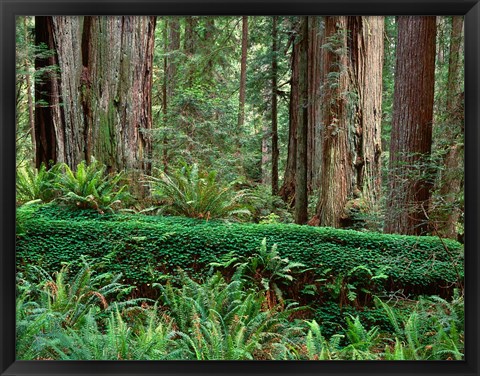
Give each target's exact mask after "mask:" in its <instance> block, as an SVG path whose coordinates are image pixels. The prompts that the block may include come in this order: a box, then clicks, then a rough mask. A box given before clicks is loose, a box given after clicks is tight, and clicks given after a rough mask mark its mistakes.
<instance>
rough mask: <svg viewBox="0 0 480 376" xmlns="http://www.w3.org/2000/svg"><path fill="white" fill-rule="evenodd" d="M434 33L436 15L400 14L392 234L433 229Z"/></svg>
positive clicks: (388, 223)
mask: <svg viewBox="0 0 480 376" xmlns="http://www.w3.org/2000/svg"><path fill="white" fill-rule="evenodd" d="M435 35H436V22H435V17H419V16H402V17H398V41H397V58H396V67H395V89H394V104H393V124H392V135H391V143H390V166H389V178H388V179H389V181H388V189H389V192H388V198H387V208H386V210H387V212H386V218H385V228H384V231H385V232H387V233H398V234H407V235H421V234H424V233H425V232H426V231H427V230H428V210H429V208H428V206H429V200H430V197H431V187H432V180H431V176H429V168H428V159H429V157H430V153H431V146H432V121H433V98H434V73H435Z"/></svg>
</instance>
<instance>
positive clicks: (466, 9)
mask: <svg viewBox="0 0 480 376" xmlns="http://www.w3.org/2000/svg"><path fill="white" fill-rule="evenodd" d="M90 14H95V15H124V14H131V15H148V14H153V15H155V14H156V15H307V14H312V15H313V14H316V15H346V14H349V15H413V14H415V15H465V92H466V95H465V111H466V118H465V121H466V126H465V201H466V213H465V234H466V236H465V275H466V278H465V286H466V289H465V294H466V295H465V323H466V336H465V337H466V338H465V360H464V361H384V362H380V361H331V362H329V361H326V362H315V361H16V360H15V142H14V140H15V95H14V90H15V17H16V16H19V15H90ZM0 17H1V21H0V24H1V28H0V40H1V44H0V66H1V74H0V88H1V90H0V116H1V122H0V140H1V148H0V182H1V184H0V187H1V188H0V270H1V272H0V281H1V282H0V294H1V295H0V372H1V375H5V376H7V375H8V376H13V375H107V374H108V375H114V374H116V375H187V374H188V375H207V374H212V375H220V374H222V375H223V374H234V375H244V374H245V375H250V376H254V375H266V374H285V375H297V374H298V375H320V374H321V375H367V374H393V375H398V376H400V375H407V374H408V375H409V376H415V375H462V376H473V375H478V374H479V367H478V355H480V351H479V341H480V333H479V326H478V324H479V317H480V315H479V313H480V312H479V301H480V300H479V294H478V291H479V290H480V289H479V287H480V286H479V278H478V271H479V270H480V264H479V257H478V251H479V249H480V247H479V246H480V244H479V236H478V234H479V227H478V225H479V222H478V213H479V193H478V192H479V177H480V175H479V173H478V170H479V166H480V164H479V161H480V147H479V145H480V139H479V132H478V125H479V111H480V103H479V94H478V89H479V87H480V85H479V67H480V48H479V47H480V4H478V0H477V1H462V0H404V1H401V0H392V1H389V0H383V1H381V0H366V1H363V0H357V1H355V0H337V1H335V0H298V1H294V0H276V1H273V0H258V1H255V0H230V1H228V0H198V1H195V0H141V1H132V0H97V1H91V0H84V1H80V0H74V1H61V0H51V1H43V0H15V1H13V0H10V1H9V0H0Z"/></svg>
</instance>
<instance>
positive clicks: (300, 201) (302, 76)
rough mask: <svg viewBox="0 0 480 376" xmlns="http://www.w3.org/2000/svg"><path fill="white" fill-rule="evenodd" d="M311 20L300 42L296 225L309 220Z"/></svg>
mask: <svg viewBox="0 0 480 376" xmlns="http://www.w3.org/2000/svg"><path fill="white" fill-rule="evenodd" d="M309 19H310V17H302V20H301V24H300V33H301V36H302V37H301V38H302V39H301V40H300V41H299V45H300V52H299V75H298V92H299V96H300V100H299V107H298V108H297V109H296V111H297V113H298V124H297V132H296V133H297V135H296V136H297V137H296V141H297V153H296V171H295V223H297V224H305V223H307V220H308V182H307V177H308V168H307V165H308V153H309V150H308V143H309V142H308V141H309V140H308V133H309V132H308V131H309V129H308V128H309V127H308V125H309V116H308V115H309V111H308V108H309V106H310V105H311V104H310V103H308V102H309V100H314V99H313V98H309V97H308V94H309V86H310V85H309V82H308V78H309V75H308V73H309V69H308V68H309V63H310V62H309V60H308V58H309V57H310V56H309V33H308V32H309Z"/></svg>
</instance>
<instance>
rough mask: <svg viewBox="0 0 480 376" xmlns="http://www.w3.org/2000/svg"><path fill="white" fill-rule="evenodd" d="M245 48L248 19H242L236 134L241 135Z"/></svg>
mask: <svg viewBox="0 0 480 376" xmlns="http://www.w3.org/2000/svg"><path fill="white" fill-rule="evenodd" d="M247 48H248V17H247V16H243V17H242V53H241V59H240V95H239V99H238V102H239V107H238V129H237V134H238V135H241V134H242V129H243V124H244V123H245V93H246V90H247Z"/></svg>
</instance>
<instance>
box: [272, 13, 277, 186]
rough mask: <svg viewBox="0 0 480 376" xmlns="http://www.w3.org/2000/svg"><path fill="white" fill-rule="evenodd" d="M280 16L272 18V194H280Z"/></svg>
mask: <svg viewBox="0 0 480 376" xmlns="http://www.w3.org/2000/svg"><path fill="white" fill-rule="evenodd" d="M277 22H278V17H277V16H274V17H273V19H272V147H271V150H272V157H271V159H272V195H277V194H278V157H279V150H278V105H277V90H278V87H277V86H278V85H277V75H278V61H277V60H278V57H277V53H278V46H277V38H278V37H277V33H278V31H277Z"/></svg>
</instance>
